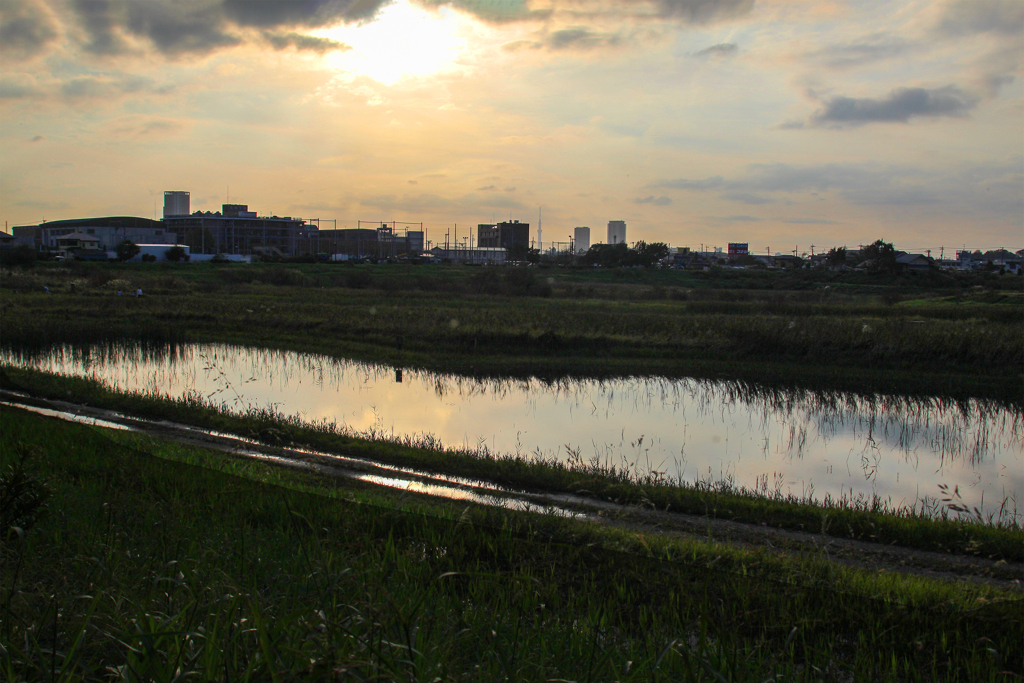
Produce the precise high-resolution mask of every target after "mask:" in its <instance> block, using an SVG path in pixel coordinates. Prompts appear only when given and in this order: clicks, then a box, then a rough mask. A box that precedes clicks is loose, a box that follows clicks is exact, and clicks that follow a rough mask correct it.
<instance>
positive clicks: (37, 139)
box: [29, 135, 46, 142]
mask: <svg viewBox="0 0 1024 683" xmlns="http://www.w3.org/2000/svg"><path fill="white" fill-rule="evenodd" d="M45 139H46V138H44V137H43V136H42V135H34V136H33V137H32V139H31V140H29V142H42V141H43V140H45Z"/></svg>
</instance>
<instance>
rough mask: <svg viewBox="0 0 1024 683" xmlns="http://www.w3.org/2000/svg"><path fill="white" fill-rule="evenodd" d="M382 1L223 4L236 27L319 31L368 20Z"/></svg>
mask: <svg viewBox="0 0 1024 683" xmlns="http://www.w3.org/2000/svg"><path fill="white" fill-rule="evenodd" d="M383 4H384V2H383V1H382V0H224V4H223V10H224V15H225V16H226V17H227V18H228V19H230V20H231V21H233V22H234V23H235V24H237V25H239V26H251V27H256V28H263V29H267V28H275V27H280V26H301V27H305V28H318V27H322V26H330V25H333V24H337V23H339V22H341V21H346V22H351V21H358V20H360V19H368V18H370V17H372V16H373V15H374V14H376V13H377V10H379V9H380V8H381V6H382V5H383Z"/></svg>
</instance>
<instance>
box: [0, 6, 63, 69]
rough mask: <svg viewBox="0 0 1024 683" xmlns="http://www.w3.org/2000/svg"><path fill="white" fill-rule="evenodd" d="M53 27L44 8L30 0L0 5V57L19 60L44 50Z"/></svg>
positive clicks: (55, 28) (53, 33)
mask: <svg viewBox="0 0 1024 683" xmlns="http://www.w3.org/2000/svg"><path fill="white" fill-rule="evenodd" d="M56 37H57V27H56V24H55V22H54V20H53V17H52V16H51V15H50V12H49V10H47V8H46V6H45V5H43V4H42V3H40V2H34V1H32V0H3V2H0V55H3V56H4V58H6V59H12V60H22V59H28V58H30V57H34V56H36V55H38V54H41V53H43V52H45V51H46V49H47V47H48V46H49V44H50V43H52V42H53V40H54V39H55V38H56Z"/></svg>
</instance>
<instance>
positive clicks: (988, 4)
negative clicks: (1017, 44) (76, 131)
mask: <svg viewBox="0 0 1024 683" xmlns="http://www.w3.org/2000/svg"><path fill="white" fill-rule="evenodd" d="M1022 26H1024V3H1021V2H1020V0H957V1H956V2H951V3H949V4H948V5H947V6H946V8H945V11H944V12H943V14H942V17H941V18H940V20H939V23H938V26H937V27H936V28H937V30H938V32H939V33H942V34H945V35H948V36H964V35H970V34H974V33H995V34H1001V35H1004V36H1011V37H1013V38H1016V39H1019V38H1020V33H1021V27H1022Z"/></svg>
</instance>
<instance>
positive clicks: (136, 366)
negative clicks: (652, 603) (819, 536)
mask: <svg viewBox="0 0 1024 683" xmlns="http://www.w3.org/2000/svg"><path fill="white" fill-rule="evenodd" d="M0 361H2V362H4V363H10V364H12V365H18V366H23V367H34V368H38V369H40V370H45V371H48V372H55V373H60V374H68V375H74V376H84V377H91V378H94V379H97V380H99V381H101V382H103V383H104V384H106V385H108V386H111V387H115V388H118V389H121V390H129V391H148V392H153V393H158V394H162V395H166V396H170V397H180V396H183V395H185V394H199V395H202V396H204V397H206V398H208V399H210V400H213V401H216V402H218V403H223V404H224V405H225V406H226V407H227V408H228V409H230V410H234V411H238V412H244V411H245V410H247V409H249V408H273V409H275V410H276V411H278V412H280V413H282V414H285V415H297V416H299V417H301V418H302V419H303V420H305V421H325V422H329V423H330V422H333V423H336V424H337V425H338V426H339V427H343V428H347V429H349V430H351V431H353V432H361V433H372V434H375V435H384V436H394V437H407V436H409V437H414V438H429V439H432V440H434V441H439V442H441V443H442V444H444V445H446V446H450V447H458V448H466V449H470V450H481V451H487V452H490V453H494V454H502V453H513V454H520V455H525V456H530V457H542V458H557V459H560V460H569V459H582V460H583V461H586V462H590V461H597V462H599V463H601V464H603V465H614V466H617V467H624V468H627V469H629V470H630V471H635V472H638V473H645V472H649V471H655V472H661V473H664V475H665V476H666V477H669V478H671V479H682V480H685V481H691V482H692V481H694V480H696V479H700V480H704V481H707V480H712V481H727V482H730V483H732V484H733V485H735V486H742V487H746V488H748V489H753V490H760V491H763V492H766V493H769V494H771V493H775V492H779V493H781V494H783V495H787V494H791V495H795V496H798V497H801V498H816V499H819V500H821V499H823V498H824V497H825V496H831V497H833V498H838V497H843V496H845V497H848V498H849V497H854V498H856V497H859V496H864V497H868V498H870V497H872V496H879V497H881V498H883V499H885V500H886V501H889V503H890V504H891V505H897V506H911V505H915V504H917V503H918V502H919V501H922V500H924V499H929V500H931V501H933V502H937V503H938V504H939V505H940V506H941V505H942V502H941V499H942V498H952V500H951V501H950V502H951V503H952V504H957V505H963V506H967V507H969V508H974V507H978V508H979V509H981V510H983V511H985V512H986V513H998V511H999V508H1000V506H1001V505H1003V503H1004V501H1009V507H1010V508H1015V507H1016V504H1017V501H1021V495H1022V494H1024V410H1022V409H1021V408H1020V407H1019V406H1006V405H1005V404H998V403H992V402H987V401H980V400H971V401H961V402H957V401H952V400H948V399H944V398H938V397H936V398H917V397H913V398H912V397H906V396H894V395H870V396H865V395H858V394H851V393H845V392H820V391H806V390H795V389H778V388H770V387H766V386H763V385H757V384H752V383H746V382H730V381H709V380H701V379H693V378H684V379H665V378H659V377H633V378H625V379H616V380H606V381H598V380H559V381H556V382H544V381H541V380H537V379H530V380H509V379H504V380H502V379H486V380H480V379H475V378H469V377H460V376H453V375H438V374H434V373H429V372H422V371H415V370H408V369H407V370H404V371H402V370H396V369H395V368H391V367H388V366H382V365H372V364H366V363H358V362H353V361H349V360H345V359H338V358H331V357H328V356H318V355H309V354H299V353H292V352H286V351H267V350H258V349H248V348H242V347H234V346H225V345H183V346H176V347H173V348H165V349H159V350H156V351H154V350H152V349H150V350H142V349H140V348H135V347H123V346H119V347H99V346H98V347H93V348H91V349H88V350H82V349H80V348H71V347H64V348H56V349H53V350H52V351H50V352H48V353H46V354H43V355H39V354H33V355H23V354H19V353H15V352H11V351H3V352H0ZM943 487H945V488H943ZM954 490H956V491H958V493H959V497H956V496H953V495H952V493H953V491H954ZM944 492H948V494H947V493H944ZM1022 507H1024V506H1022Z"/></svg>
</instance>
